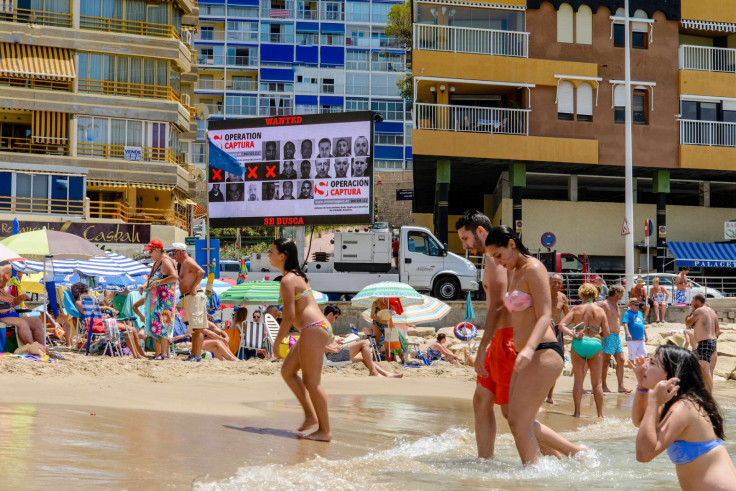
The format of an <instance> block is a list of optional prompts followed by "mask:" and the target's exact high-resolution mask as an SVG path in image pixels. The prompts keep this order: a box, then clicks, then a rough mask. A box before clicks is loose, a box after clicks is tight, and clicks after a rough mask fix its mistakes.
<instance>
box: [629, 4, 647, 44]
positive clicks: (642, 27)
mask: <svg viewBox="0 0 736 491" xmlns="http://www.w3.org/2000/svg"><path fill="white" fill-rule="evenodd" d="M634 18H636V19H648V17H647V13H646V12H644V11H643V10H637V11H636V12H634ZM631 47H632V48H638V49H647V48H648V47H649V24H647V23H646V22H632V23H631Z"/></svg>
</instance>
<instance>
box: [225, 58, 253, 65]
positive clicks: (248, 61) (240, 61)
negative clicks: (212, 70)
mask: <svg viewBox="0 0 736 491" xmlns="http://www.w3.org/2000/svg"><path fill="white" fill-rule="evenodd" d="M227 66H234V67H239V66H258V57H257V56H228V57H227Z"/></svg>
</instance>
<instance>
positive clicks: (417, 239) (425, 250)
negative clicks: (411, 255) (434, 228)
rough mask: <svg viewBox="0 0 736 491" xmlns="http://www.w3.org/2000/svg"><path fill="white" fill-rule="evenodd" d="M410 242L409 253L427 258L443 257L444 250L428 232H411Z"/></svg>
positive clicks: (409, 235)
mask: <svg viewBox="0 0 736 491" xmlns="http://www.w3.org/2000/svg"><path fill="white" fill-rule="evenodd" d="M408 242H409V244H408V249H409V252H418V253H420V254H426V255H427V256H440V255H442V250H443V248H442V247H440V245H439V244H438V243H437V241H435V240H434V239H432V238H431V237H430V236H429V234H427V233H426V232H409V234H408Z"/></svg>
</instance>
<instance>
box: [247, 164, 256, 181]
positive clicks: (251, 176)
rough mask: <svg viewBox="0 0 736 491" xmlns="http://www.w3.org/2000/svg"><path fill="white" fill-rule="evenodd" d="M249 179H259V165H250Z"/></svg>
mask: <svg viewBox="0 0 736 491" xmlns="http://www.w3.org/2000/svg"><path fill="white" fill-rule="evenodd" d="M248 179H258V166H256V167H251V166H248Z"/></svg>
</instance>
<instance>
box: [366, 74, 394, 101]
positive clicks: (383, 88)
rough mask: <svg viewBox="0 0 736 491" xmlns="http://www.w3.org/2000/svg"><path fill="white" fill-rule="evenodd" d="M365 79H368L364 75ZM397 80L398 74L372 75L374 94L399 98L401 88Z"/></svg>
mask: <svg viewBox="0 0 736 491" xmlns="http://www.w3.org/2000/svg"><path fill="white" fill-rule="evenodd" d="M363 78H367V77H365V76H364V75H363ZM397 80H398V76H397V75H396V74H392V73H387V74H382V73H372V74H371V87H372V94H373V95H383V96H395V97H398V95H399V88H398V87H397V86H396V81H397ZM366 93H368V92H366Z"/></svg>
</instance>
